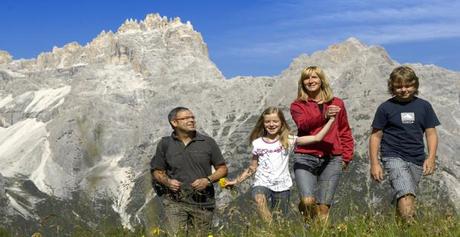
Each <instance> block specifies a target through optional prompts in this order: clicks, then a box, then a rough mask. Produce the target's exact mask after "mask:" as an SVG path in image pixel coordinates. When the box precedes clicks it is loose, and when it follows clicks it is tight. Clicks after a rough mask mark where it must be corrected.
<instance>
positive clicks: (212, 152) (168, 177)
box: [150, 107, 227, 235]
mask: <svg viewBox="0 0 460 237" xmlns="http://www.w3.org/2000/svg"><path fill="white" fill-rule="evenodd" d="M168 120H169V123H170V124H171V126H172V128H173V130H174V131H173V133H172V134H171V136H168V137H163V138H162V139H161V141H160V142H159V143H158V146H157V150H156V153H155V156H154V157H153V158H152V160H151V162H150V166H151V172H152V175H153V178H154V180H155V181H156V182H158V183H159V184H160V185H162V186H164V187H165V188H164V191H163V192H162V193H158V192H157V193H158V194H159V195H160V196H162V202H163V206H164V210H165V215H166V218H167V223H168V225H167V231H168V233H169V234H171V235H176V234H177V233H181V232H182V233H183V232H187V231H193V230H194V231H197V232H198V233H203V234H205V232H206V233H207V232H209V231H210V228H211V223H212V216H213V211H214V208H215V199H214V187H213V183H214V182H216V181H218V180H219V179H220V178H223V177H225V176H226V175H227V166H226V164H225V160H224V159H223V157H222V153H221V151H220V149H219V147H218V146H217V144H216V142H215V141H214V140H213V139H212V138H210V137H208V136H205V135H203V134H201V133H199V132H197V131H196V128H195V117H194V115H193V113H192V111H191V110H190V109H188V108H185V107H177V108H174V109H173V110H171V112H169V115H168ZM211 166H213V167H214V169H215V172H214V173H212V169H211ZM192 227H193V228H192Z"/></svg>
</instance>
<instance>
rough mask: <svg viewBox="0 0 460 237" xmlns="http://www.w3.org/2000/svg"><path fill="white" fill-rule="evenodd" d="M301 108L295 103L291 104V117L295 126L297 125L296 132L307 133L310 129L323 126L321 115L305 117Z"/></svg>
mask: <svg viewBox="0 0 460 237" xmlns="http://www.w3.org/2000/svg"><path fill="white" fill-rule="evenodd" d="M301 106H302V105H300V104H298V103H296V102H294V103H292V104H291V116H292V119H293V120H294V122H295V124H296V125H297V129H298V130H302V131H309V130H310V129H312V128H317V127H321V126H323V124H324V120H323V119H322V115H319V116H312V115H311V114H308V115H307V114H306V113H305V111H304V110H303V109H302V107H301Z"/></svg>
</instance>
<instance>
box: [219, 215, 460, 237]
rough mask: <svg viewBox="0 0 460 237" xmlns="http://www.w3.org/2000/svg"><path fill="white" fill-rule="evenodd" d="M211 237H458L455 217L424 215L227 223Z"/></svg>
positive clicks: (459, 233) (457, 225)
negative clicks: (408, 218) (409, 220)
mask: <svg viewBox="0 0 460 237" xmlns="http://www.w3.org/2000/svg"><path fill="white" fill-rule="evenodd" d="M215 236H260V237H262V236H264V237H265V236H309V237H310V236H340V237H347V236H349V237H354V236H369V237H370V236H376V237H379V236H381V237H393V236H395V237H396V236H398V237H399V236H416V237H423V236H430V237H431V236H452V237H458V236H460V219H459V217H458V216H452V215H448V214H447V215H443V214H428V215H425V216H423V217H418V218H417V221H416V222H415V223H411V224H407V223H403V222H402V221H401V220H399V218H397V217H395V215H394V214H391V213H388V214H386V215H382V214H378V215H370V214H360V215H356V216H345V217H344V218H343V219H341V220H338V219H337V220H331V221H330V223H329V224H326V225H324V224H320V223H313V224H311V225H310V226H309V227H308V228H306V227H305V225H303V223H302V221H301V218H300V217H299V218H298V219H290V220H281V221H277V222H274V223H272V224H271V225H267V224H264V223H261V221H260V220H256V219H252V220H251V221H249V222H247V223H246V224H245V226H243V227H242V226H234V225H232V224H229V225H228V226H226V227H225V228H222V229H221V230H219V231H218V232H217V233H216V235H215Z"/></svg>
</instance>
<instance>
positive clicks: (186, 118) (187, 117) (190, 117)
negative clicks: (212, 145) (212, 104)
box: [174, 116, 195, 121]
mask: <svg viewBox="0 0 460 237" xmlns="http://www.w3.org/2000/svg"><path fill="white" fill-rule="evenodd" d="M189 119H192V120H195V116H186V117H183V118H175V119H174V120H178V121H179V120H189Z"/></svg>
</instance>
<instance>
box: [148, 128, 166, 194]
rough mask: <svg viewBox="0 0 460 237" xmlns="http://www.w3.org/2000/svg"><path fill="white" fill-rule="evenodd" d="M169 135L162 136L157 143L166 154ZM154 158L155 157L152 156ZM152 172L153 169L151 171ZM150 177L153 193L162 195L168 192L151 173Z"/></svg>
mask: <svg viewBox="0 0 460 237" xmlns="http://www.w3.org/2000/svg"><path fill="white" fill-rule="evenodd" d="M169 139H170V137H162V138H161V140H160V143H158V145H159V146H161V148H162V150H163V152H164V153H165V154H166V153H167V151H168V147H169V142H170V140H169ZM154 159H155V157H154ZM152 172H153V171H152ZM151 177H152V187H153V190H155V193H156V194H157V195H158V196H160V197H161V196H163V194H165V193H167V192H168V187H166V186H165V185H163V184H162V183H160V182H158V181H157V180H156V179H155V177H154V176H153V173H152V175H151Z"/></svg>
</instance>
